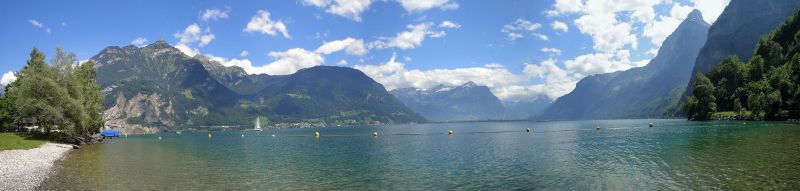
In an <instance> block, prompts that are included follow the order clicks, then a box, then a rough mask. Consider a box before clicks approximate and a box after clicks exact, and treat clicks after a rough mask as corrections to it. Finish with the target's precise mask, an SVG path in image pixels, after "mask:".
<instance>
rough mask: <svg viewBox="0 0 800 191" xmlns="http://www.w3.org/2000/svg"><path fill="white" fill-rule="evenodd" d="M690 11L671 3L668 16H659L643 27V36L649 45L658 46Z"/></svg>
mask: <svg viewBox="0 0 800 191" xmlns="http://www.w3.org/2000/svg"><path fill="white" fill-rule="evenodd" d="M692 10H693V8H692V7H690V6H685V5H681V4H678V3H673V4H672V8H670V11H669V15H662V16H659V17H658V18H657V19H656V20H655V21H653V22H650V23H647V24H646V25H645V27H644V32H643V33H642V34H643V36H646V37H649V38H650V42H651V43H653V44H654V45H656V46H660V45H661V43H662V42H664V39H666V38H667V36H669V35H670V34H672V32H673V31H674V30H675V29H676V28H678V25H680V24H681V22H682V21H683V20H684V19H686V16H688V15H689V13H690V12H692Z"/></svg>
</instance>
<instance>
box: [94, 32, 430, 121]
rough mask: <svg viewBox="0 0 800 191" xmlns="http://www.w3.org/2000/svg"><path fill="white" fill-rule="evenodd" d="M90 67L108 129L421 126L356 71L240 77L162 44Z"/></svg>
mask: <svg viewBox="0 0 800 191" xmlns="http://www.w3.org/2000/svg"><path fill="white" fill-rule="evenodd" d="M90 60H91V61H93V62H95V63H97V66H96V67H97V76H98V82H99V83H100V85H101V91H102V92H103V93H104V95H105V97H106V99H105V103H104V106H105V108H106V109H105V112H104V117H105V119H106V120H107V121H108V123H107V124H108V125H110V126H118V127H125V128H126V129H127V130H129V132H139V133H147V132H154V131H158V130H163V128H167V129H173V128H184V127H194V128H204V127H207V126H219V125H242V127H249V126H251V125H252V123H254V120H253V119H255V117H256V116H263V117H262V118H267V119H270V121H272V122H273V123H298V122H305V123H314V124H317V125H324V124H327V125H330V124H362V123H376V122H380V123H408V122H421V121H424V119H423V118H422V117H420V116H419V115H417V114H415V113H414V112H412V111H411V110H410V109H408V108H406V107H405V106H403V105H402V103H400V102H399V101H397V100H396V99H395V98H394V97H392V96H391V95H390V94H389V93H388V92H386V90H385V89H384V88H383V86H382V85H380V84H378V83H377V82H375V81H374V80H372V79H371V78H369V77H367V76H366V75H364V74H363V73H361V72H360V71H358V70H355V69H351V68H342V67H328V66H318V67H313V68H308V69H304V70H301V71H298V72H297V73H295V74H291V75H285V76H269V75H247V74H246V73H244V71H243V70H241V68H238V67H224V66H222V65H220V64H219V63H216V62H212V61H208V60H207V59H204V58H202V57H197V58H191V57H188V56H186V55H184V54H182V53H181V52H180V51H179V50H178V49H176V48H174V47H172V46H170V45H169V44H167V43H166V42H164V41H157V42H155V43H153V44H150V45H148V46H145V47H141V48H138V47H134V46H126V47H121V48H120V47H116V46H112V47H108V48H106V49H104V50H103V51H101V52H100V53H99V54H97V55H95V56H94V57H92V58H91V59H90Z"/></svg>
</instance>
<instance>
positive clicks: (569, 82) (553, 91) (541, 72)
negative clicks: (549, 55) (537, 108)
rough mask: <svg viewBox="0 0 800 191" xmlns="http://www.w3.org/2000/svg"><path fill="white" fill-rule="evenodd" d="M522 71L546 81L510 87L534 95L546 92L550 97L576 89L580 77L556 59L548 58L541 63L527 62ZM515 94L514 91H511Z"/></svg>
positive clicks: (529, 76)
mask: <svg viewBox="0 0 800 191" xmlns="http://www.w3.org/2000/svg"><path fill="white" fill-rule="evenodd" d="M522 72H523V73H524V74H525V75H526V76H527V77H528V78H538V79H542V80H543V81H544V83H542V84H537V85H532V86H527V87H525V86H518V87H510V88H511V89H517V91H520V92H526V93H531V94H534V95H541V94H545V95H547V96H548V97H550V98H553V99H555V98H557V97H560V96H562V95H564V94H567V93H569V92H570V91H572V90H573V89H575V84H576V83H577V82H578V79H579V78H578V77H579V76H576V75H574V74H571V73H570V72H569V71H566V70H564V69H562V68H560V67H558V66H557V65H556V60H554V59H547V60H544V61H542V62H540V63H539V64H525V67H524V69H523V70H522ZM510 94H513V92H510Z"/></svg>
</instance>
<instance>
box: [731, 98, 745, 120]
mask: <svg viewBox="0 0 800 191" xmlns="http://www.w3.org/2000/svg"><path fill="white" fill-rule="evenodd" d="M733 111H734V112H736V115H738V116H743V114H744V108H742V102H741V101H739V98H736V99H735V100H733Z"/></svg>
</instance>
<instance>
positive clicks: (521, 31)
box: [500, 19, 548, 41]
mask: <svg viewBox="0 0 800 191" xmlns="http://www.w3.org/2000/svg"><path fill="white" fill-rule="evenodd" d="M539 28H542V24H539V23H535V22H532V21H528V20H525V19H517V20H515V21H514V22H512V23H509V24H506V25H504V26H503V28H502V29H501V30H500V31H501V32H503V33H505V34H506V36H507V37H508V39H509V40H511V41H515V40H518V39H522V38H525V37H526V36H527V35H531V36H534V37H536V38H539V39H541V40H547V39H548V38H547V36H546V35H544V34H541V33H536V32H535V31H536V30H537V29H539Z"/></svg>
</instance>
